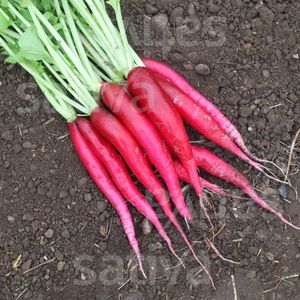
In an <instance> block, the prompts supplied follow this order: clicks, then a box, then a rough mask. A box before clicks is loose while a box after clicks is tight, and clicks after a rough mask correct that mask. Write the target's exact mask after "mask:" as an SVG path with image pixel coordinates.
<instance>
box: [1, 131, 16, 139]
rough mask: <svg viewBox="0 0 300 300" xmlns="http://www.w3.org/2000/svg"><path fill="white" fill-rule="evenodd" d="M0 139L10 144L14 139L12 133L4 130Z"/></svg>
mask: <svg viewBox="0 0 300 300" xmlns="http://www.w3.org/2000/svg"><path fill="white" fill-rule="evenodd" d="M1 138H2V139H3V140H4V141H6V142H11V141H12V140H13V138H14V135H13V133H12V131H10V130H5V131H4V132H2V134H1Z"/></svg>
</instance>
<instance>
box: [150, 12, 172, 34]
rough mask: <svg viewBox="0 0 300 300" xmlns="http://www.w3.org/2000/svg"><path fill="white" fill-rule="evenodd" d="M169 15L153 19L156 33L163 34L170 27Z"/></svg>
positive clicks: (159, 15) (161, 15) (160, 15)
mask: <svg viewBox="0 0 300 300" xmlns="http://www.w3.org/2000/svg"><path fill="white" fill-rule="evenodd" d="M168 21H169V18H168V15H166V14H157V15H155V16H154V17H153V18H152V26H153V29H154V31H155V32H156V33H161V32H163V31H164V30H165V29H166V27H167V25H168Z"/></svg>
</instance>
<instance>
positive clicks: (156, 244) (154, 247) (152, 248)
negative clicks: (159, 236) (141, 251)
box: [149, 242, 162, 252]
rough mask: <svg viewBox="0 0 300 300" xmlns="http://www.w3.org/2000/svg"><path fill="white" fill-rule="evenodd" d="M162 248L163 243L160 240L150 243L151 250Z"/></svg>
mask: <svg viewBox="0 0 300 300" xmlns="http://www.w3.org/2000/svg"><path fill="white" fill-rule="evenodd" d="M160 249H162V244H161V243H160V242H156V243H153V244H150V245H149V250H150V251H152V252H153V251H156V250H160Z"/></svg>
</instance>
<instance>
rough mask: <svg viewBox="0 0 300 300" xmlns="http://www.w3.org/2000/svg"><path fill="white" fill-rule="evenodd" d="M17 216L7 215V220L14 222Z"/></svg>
mask: <svg viewBox="0 0 300 300" xmlns="http://www.w3.org/2000/svg"><path fill="white" fill-rule="evenodd" d="M15 219H16V218H15V217H13V216H7V221H8V222H9V223H13V222H14V221H15Z"/></svg>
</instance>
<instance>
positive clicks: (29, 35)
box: [18, 26, 48, 61]
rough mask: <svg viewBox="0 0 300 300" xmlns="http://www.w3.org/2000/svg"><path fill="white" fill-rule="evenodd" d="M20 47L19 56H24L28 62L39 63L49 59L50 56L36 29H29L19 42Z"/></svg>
mask: <svg viewBox="0 0 300 300" xmlns="http://www.w3.org/2000/svg"><path fill="white" fill-rule="evenodd" d="M18 45H19V47H20V51H19V55H22V56H23V57H24V58H26V59H28V60H33V61H38V60H43V59H47V57H48V54H47V51H46V50H45V48H44V46H43V43H42V42H41V41H40V39H39V38H38V36H37V32H36V29H35V27H33V26H31V27H29V28H28V29H27V30H26V31H25V32H24V33H23V34H22V35H21V38H20V40H19V41H18Z"/></svg>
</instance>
